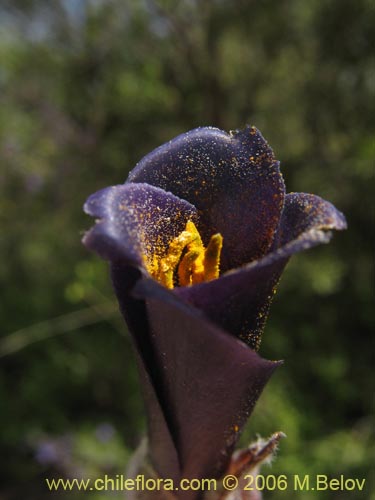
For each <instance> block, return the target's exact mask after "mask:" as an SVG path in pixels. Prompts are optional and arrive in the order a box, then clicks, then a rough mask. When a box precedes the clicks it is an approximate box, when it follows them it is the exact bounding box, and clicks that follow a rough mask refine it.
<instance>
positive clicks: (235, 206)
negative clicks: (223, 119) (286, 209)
mask: <svg viewBox="0 0 375 500" xmlns="http://www.w3.org/2000/svg"><path fill="white" fill-rule="evenodd" d="M128 181H130V182H146V183H149V184H151V185H154V186H158V187H160V188H162V189H165V190H167V191H171V192H172V193H173V194H175V195H176V196H178V197H180V198H183V199H185V200H188V201H189V202H190V203H192V204H193V205H194V206H196V207H197V209H198V211H199V217H200V220H199V230H200V231H201V233H202V234H203V240H204V242H205V244H207V242H208V240H209V238H210V237H211V236H212V234H214V233H217V232H219V233H221V234H222V236H223V237H224V247H223V254H222V262H221V267H222V269H223V271H225V270H228V269H231V268H233V267H237V266H239V265H242V264H244V263H246V262H249V261H251V260H254V259H256V258H259V257H261V256H262V255H264V254H265V253H266V252H267V250H268V249H269V247H270V245H271V243H272V240H273V236H274V232H275V230H276V229H277V227H278V224H279V219H280V214H281V210H282V207H283V201H284V194H285V189H284V182H283V179H282V176H281V174H280V171H279V163H278V162H277V161H276V160H275V157H274V155H273V152H272V149H271V148H270V147H269V145H268V144H267V142H266V141H265V139H264V138H263V136H262V135H261V133H260V132H259V131H258V130H257V129H256V128H255V127H247V128H245V129H244V130H242V131H236V132H234V133H231V134H227V133H226V132H223V131H221V130H219V129H216V128H212V127H203V128H197V129H195V130H191V131H190V132H187V133H185V134H182V135H179V136H178V137H176V138H175V139H173V140H172V141H170V142H168V143H166V144H164V145H162V146H160V147H159V148H157V149H155V150H154V151H152V152H151V153H149V154H148V155H147V156H145V157H144V158H143V159H142V160H141V161H140V162H139V163H138V164H137V166H136V167H135V168H134V169H133V171H132V172H131V173H130V175H129V178H128Z"/></svg>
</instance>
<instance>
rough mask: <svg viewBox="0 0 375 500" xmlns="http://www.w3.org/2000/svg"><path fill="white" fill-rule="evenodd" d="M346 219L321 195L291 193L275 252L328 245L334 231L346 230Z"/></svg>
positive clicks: (275, 243)
mask: <svg viewBox="0 0 375 500" xmlns="http://www.w3.org/2000/svg"><path fill="white" fill-rule="evenodd" d="M346 228H347V224H346V220H345V216H344V215H343V214H342V213H341V212H339V211H338V210H337V208H335V207H334V206H333V205H332V203H329V202H328V201H326V200H323V198H320V196H316V195H314V194H308V193H289V194H287V195H286V197H285V206H284V210H283V214H282V217H281V220H280V226H279V229H278V232H277V235H276V237H275V240H274V243H273V245H272V247H273V249H275V248H280V247H283V246H284V245H292V246H293V249H294V251H293V252H292V253H295V252H298V251H300V250H305V249H306V248H310V247H313V246H315V245H319V244H320V243H328V241H329V240H330V239H331V237H332V233H331V232H330V229H336V230H342V229H346Z"/></svg>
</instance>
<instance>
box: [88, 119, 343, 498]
mask: <svg viewBox="0 0 375 500" xmlns="http://www.w3.org/2000/svg"><path fill="white" fill-rule="evenodd" d="M85 211H86V212H87V213H88V214H90V215H92V216H94V217H96V219H97V221H96V225H95V226H94V227H93V228H92V229H91V230H90V231H89V232H88V233H87V234H86V235H85V237H84V240H83V241H84V243H85V245H86V246H87V247H89V248H90V249H92V250H94V251H96V252H97V253H98V254H99V255H101V256H102V257H103V258H104V259H106V260H109V261H110V263H111V274H112V279H113V284H114V287H115V290H116V294H117V298H118V301H119V304H120V308H121V311H122V313H123V315H124V317H125V320H126V322H127V324H128V327H129V330H130V332H131V335H132V337H133V340H134V344H135V346H136V352H137V359H138V364H139V369H140V374H141V378H142V386H143V391H144V396H145V400H146V406H147V412H148V419H149V440H150V454H151V458H152V460H153V464H154V467H155V469H156V470H157V472H158V473H159V474H160V475H161V476H164V477H171V478H179V477H181V476H182V477H191V478H201V477H218V476H219V475H220V474H222V473H223V471H224V470H225V469H226V467H227V466H228V462H229V460H230V457H231V453H232V451H233V449H234V446H235V444H236V442H237V439H238V437H239V434H240V431H241V429H242V427H243V425H244V424H245V422H246V420H247V418H248V416H249V414H250V413H251V411H252V409H253V407H254V404H255V403H256V401H257V399H258V398H259V395H260V393H261V391H262V389H263V387H264V385H265V384H266V382H267V381H268V379H269V377H270V376H271V374H272V373H273V371H274V370H275V368H276V367H277V366H278V365H279V364H280V362H272V361H267V360H264V359H262V358H261V357H260V356H259V355H258V354H257V353H256V350H257V349H258V348H259V344H260V338H261V334H262V331H263V329H264V325H265V321H266V318H267V315H268V311H269V307H270V304H271V301H272V297H273V294H274V292H275V287H276V285H277V282H278V280H279V278H280V276H281V273H282V271H283V269H284V267H285V265H286V263H287V261H288V259H289V257H290V256H291V255H292V254H294V253H296V252H299V251H301V250H304V249H307V248H310V247H313V246H315V245H317V244H320V243H326V242H328V241H329V240H330V237H331V233H330V230H332V229H344V228H345V227H346V223H345V218H344V216H343V215H342V214H341V213H340V212H338V211H337V210H336V209H335V207H334V206H333V205H331V204H330V203H329V202H327V201H325V200H323V199H321V198H319V197H318V196H314V195H310V194H304V193H291V194H285V187H284V182H283V179H282V176H281V174H280V171H279V162H278V161H276V159H275V157H274V154H273V152H272V149H271V148H270V147H269V146H268V144H267V142H266V141H265V140H264V138H263V137H262V135H261V134H260V132H259V131H258V130H257V129H256V128H255V127H246V128H245V129H244V130H242V131H236V132H233V133H230V134H227V133H225V132H223V131H221V130H218V129H215V128H211V127H205V128H198V129H195V130H192V131H190V132H187V133H185V134H182V135H180V136H178V137H176V138H175V139H173V140H172V141H170V142H168V143H166V144H164V145H162V146H161V147H159V148H157V149H156V150H154V151H153V152H151V153H150V154H148V155H147V156H146V157H144V158H143V159H142V160H141V161H140V162H139V163H138V164H137V166H136V167H135V168H134V169H133V170H132V172H131V173H130V175H129V177H128V180H127V181H126V183H125V184H123V185H118V186H113V187H109V188H106V189H103V190H101V191H99V192H97V193H95V194H93V195H92V196H90V198H89V199H88V200H87V202H86V204H85ZM190 495H191V496H186V497H184V498H196V495H197V493H193V492H190Z"/></svg>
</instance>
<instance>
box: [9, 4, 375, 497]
mask: <svg viewBox="0 0 375 500" xmlns="http://www.w3.org/2000/svg"><path fill="white" fill-rule="evenodd" d="M374 12H375V9H374V8H373V4H372V2H371V0H312V1H310V2H301V1H300V0H279V1H271V0H201V1H199V0H182V1H177V0H165V1H164V0H159V1H158V0H139V1H138V0H133V1H132V0H107V1H105V0H104V1H103V0H82V1H79V0H66V1H64V0H8V1H7V0H2V2H1V3H0V60H1V65H0V103H1V106H0V161H1V163H0V165H1V166H0V190H1V196H0V221H1V236H0V258H1V266H0V280H1V301H0V314H1V339H0V356H1V376H0V400H1V412H0V429H1V430H0V439H1V449H2V454H1V460H2V463H1V467H0V471H1V475H2V476H3V477H2V479H1V480H0V484H2V486H1V489H0V498H1V499H2V500H13V499H19V498H27V499H44V498H49V496H50V495H51V493H49V492H48V491H47V489H46V487H45V483H44V478H45V477H53V476H68V477H75V476H77V475H78V476H79V475H83V476H90V475H100V474H104V473H110V474H116V473H122V472H123V471H124V468H125V464H126V461H127V458H128V456H129V454H130V453H131V450H132V449H133V448H134V447H135V446H136V445H137V444H138V442H139V440H140V437H141V435H142V433H143V432H144V429H145V419H144V415H143V407H142V401H141V398H140V393H139V387H138V380H137V374H136V371H135V365H134V360H133V356H132V351H131V346H130V343H129V339H128V336H127V333H126V330H125V326H124V324H123V322H122V319H121V318H120V316H119V314H118V312H117V308H116V303H115V299H114V296H113V293H112V290H111V287H110V284H109V279H108V276H107V269H106V264H105V263H104V262H102V261H101V260H99V258H97V257H96V256H94V255H91V254H89V253H88V252H87V250H86V249H85V248H83V247H82V245H81V243H80V239H81V236H82V233H83V231H84V230H85V229H87V228H88V227H89V226H90V225H91V223H92V221H91V220H89V218H88V217H86V216H85V215H84V214H83V213H82V208H81V207H82V204H83V202H84V201H85V199H86V197H87V196H88V195H89V194H91V193H92V192H94V191H96V190H98V189H100V188H102V187H105V186H108V185H113V184H119V183H122V182H123V181H124V180H125V178H126V177H127V173H128V171H129V170H130V169H131V168H132V167H133V166H134V165H135V163H136V162H137V161H138V160H139V159H140V158H141V157H142V156H143V155H144V154H146V153H147V152H148V151H150V150H151V149H153V148H154V147H156V146H158V145H160V144H161V143H163V142H165V141H167V140H169V139H170V138H172V137H173V136H175V135H177V134H178V133H181V132H183V131H186V130H188V129H191V128H193V127H196V126H200V125H213V126H218V127H221V128H223V129H226V130H230V129H235V128H241V127H243V126H244V124H245V123H250V124H254V125H256V126H257V127H258V128H259V129H260V130H261V131H262V132H263V134H264V136H265V137H266V138H267V140H268V141H269V142H270V144H271V145H272V147H273V148H274V151H275V152H276V155H277V157H278V158H279V159H280V160H281V164H282V170H283V173H284V177H285V180H286V183H287V187H288V191H306V192H313V193H316V194H319V195H321V196H322V197H324V198H327V199H329V200H330V201H331V202H333V203H334V204H335V205H336V206H337V207H338V208H339V209H340V210H342V211H343V212H344V213H345V214H346V216H347V219H348V224H349V229H348V231H346V232H345V233H342V234H337V235H335V238H334V240H333V242H332V243H331V244H330V245H329V246H324V247H321V248H317V249H314V250H311V251H309V252H307V253H305V254H301V255H298V256H296V257H294V258H293V259H292V261H291V263H290V264H289V266H288V269H287V271H286V273H285V274H284V277H283V279H282V282H281V284H280V287H279V292H278V294H277V296H276V298H275V301H274V304H273V307H272V310H271V316H270V319H269V322H268V325H267V327H266V331H265V335H264V339H263V344H262V347H261V354H262V355H263V356H264V357H268V358H270V359H285V365H284V366H283V367H282V368H281V369H279V371H278V372H277V374H276V375H275V376H274V378H273V380H272V381H271V382H270V384H269V385H268V386H267V388H266V390H265V392H264V393H263V395H262V398H261V400H260V401H259V404H258V406H257V408H256V410H255V412H254V415H253V417H252V419H251V421H250V424H249V426H248V428H247V430H246V432H245V435H244V438H243V442H244V443H246V442H248V441H249V440H252V439H254V437H255V434H256V433H260V434H262V435H268V434H270V433H271V432H273V431H275V430H283V431H284V432H285V433H286V434H287V435H288V438H287V439H286V440H284V441H283V442H282V444H281V447H280V452H279V456H278V458H277V460H276V461H275V463H274V464H273V465H272V469H264V472H265V473H267V472H272V473H275V474H288V475H293V474H302V475H305V474H316V473H319V474H328V475H332V476H338V475H340V474H345V475H346V476H348V477H355V478H362V477H363V478H366V480H367V483H366V490H365V492H362V493H355V492H353V493H350V494H348V493H342V492H330V493H324V492H320V493H319V494H318V493H315V495H314V494H312V493H310V494H308V493H301V492H293V491H291V490H290V489H289V490H288V491H287V492H284V493H282V492H268V493H267V494H266V495H265V499H266V500H267V499H273V500H278V499H284V498H288V499H292V500H293V499H302V500H303V499H305V498H306V499H309V498H318V499H322V500H325V499H346V498H350V499H357V498H358V499H363V498H365V499H370V498H371V499H374V498H375V493H374V488H375V486H374V477H373V475H372V474H371V473H372V469H371V467H372V464H373V463H374V462H375V451H374V440H373V438H374V413H373V410H374V408H373V394H374V376H373V364H374V343H373V340H372V338H371V332H373V326H374V312H373V310H374V303H373V301H374V290H373V255H372V252H371V249H372V250H373V243H374V238H373V232H372V230H373V222H374V221H373V215H374V213H373V207H372V205H373V196H374V153H375V142H374V132H375V120H374V117H375V109H374V108H375V105H374V103H375V99H374V98H375V96H374V93H375V90H374V89H375V83H374V81H375V65H374V58H373V47H374V45H375V30H374V26H375V14H374ZM192 438H194V437H192ZM82 495H83V494H82ZM82 495H79V494H77V493H71V494H68V493H61V496H60V498H71V499H74V498H81V496H82ZM90 496H91V498H99V499H100V498H103V494H101V495H99V494H97V496H95V495H94V494H92V495H90ZM114 497H115V498H119V497H120V496H114Z"/></svg>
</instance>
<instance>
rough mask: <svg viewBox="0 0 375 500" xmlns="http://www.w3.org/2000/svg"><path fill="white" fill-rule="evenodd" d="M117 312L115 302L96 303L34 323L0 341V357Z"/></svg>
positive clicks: (111, 316) (109, 316)
mask: <svg viewBox="0 0 375 500" xmlns="http://www.w3.org/2000/svg"><path fill="white" fill-rule="evenodd" d="M117 314H118V308H117V304H96V305H94V306H91V307H88V308H85V309H81V310H79V311H74V312H72V313H69V314H64V315H63V316H58V317H57V318H53V319H49V320H46V321H41V322H39V323H35V324H34V325H31V326H28V327H26V328H22V329H20V330H17V331H15V332H12V333H10V334H9V335H7V336H6V337H5V338H4V339H2V340H1V341H0V358H2V357H4V356H7V355H9V354H14V353H16V352H18V351H20V350H21V349H24V348H25V347H27V346H29V345H31V344H34V343H35V342H39V341H41V340H46V339H49V338H51V337H56V336H57V335H61V334H63V333H67V332H71V331H74V330H79V329H80V328H82V327H84V326H87V325H92V324H94V323H98V322H99V321H104V320H105V321H106V320H108V319H111V318H113V317H114V316H116V315H117Z"/></svg>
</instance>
